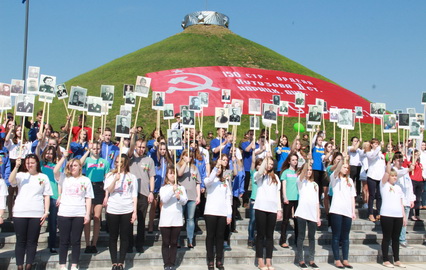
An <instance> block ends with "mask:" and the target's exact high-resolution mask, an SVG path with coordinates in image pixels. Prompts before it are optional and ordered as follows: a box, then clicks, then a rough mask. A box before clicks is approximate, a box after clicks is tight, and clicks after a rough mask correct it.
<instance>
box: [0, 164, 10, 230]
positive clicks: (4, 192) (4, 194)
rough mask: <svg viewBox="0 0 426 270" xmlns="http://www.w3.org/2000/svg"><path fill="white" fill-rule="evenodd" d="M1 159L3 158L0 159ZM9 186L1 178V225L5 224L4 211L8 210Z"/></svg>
mask: <svg viewBox="0 0 426 270" xmlns="http://www.w3.org/2000/svg"><path fill="white" fill-rule="evenodd" d="M0 158H1V157H0ZM7 194H8V192H7V185H6V182H5V181H4V179H3V178H0V224H3V222H4V221H3V215H4V210H6V197H7Z"/></svg>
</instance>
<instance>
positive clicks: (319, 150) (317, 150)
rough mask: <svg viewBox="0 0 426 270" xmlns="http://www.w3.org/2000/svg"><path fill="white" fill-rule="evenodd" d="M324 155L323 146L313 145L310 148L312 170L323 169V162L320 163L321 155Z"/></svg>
mask: <svg viewBox="0 0 426 270" xmlns="http://www.w3.org/2000/svg"><path fill="white" fill-rule="evenodd" d="M323 155H324V147H318V146H315V147H314V148H313V149H312V160H313V161H314V163H312V170H316V171H324V164H323V163H322V156H323Z"/></svg>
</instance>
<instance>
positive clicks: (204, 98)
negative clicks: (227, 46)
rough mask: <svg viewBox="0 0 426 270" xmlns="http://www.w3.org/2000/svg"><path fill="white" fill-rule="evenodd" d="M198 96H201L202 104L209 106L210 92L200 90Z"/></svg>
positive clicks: (202, 105)
mask: <svg viewBox="0 0 426 270" xmlns="http://www.w3.org/2000/svg"><path fill="white" fill-rule="evenodd" d="M198 97H199V98H200V106H201V107H208V106H209V93H205V92H199V93H198Z"/></svg>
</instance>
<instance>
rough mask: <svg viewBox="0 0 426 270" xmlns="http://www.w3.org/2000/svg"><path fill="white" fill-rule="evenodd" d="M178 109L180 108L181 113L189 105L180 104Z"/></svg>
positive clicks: (187, 108)
mask: <svg viewBox="0 0 426 270" xmlns="http://www.w3.org/2000/svg"><path fill="white" fill-rule="evenodd" d="M179 109H180V113H181V114H182V112H183V111H185V110H189V105H180V106H179Z"/></svg>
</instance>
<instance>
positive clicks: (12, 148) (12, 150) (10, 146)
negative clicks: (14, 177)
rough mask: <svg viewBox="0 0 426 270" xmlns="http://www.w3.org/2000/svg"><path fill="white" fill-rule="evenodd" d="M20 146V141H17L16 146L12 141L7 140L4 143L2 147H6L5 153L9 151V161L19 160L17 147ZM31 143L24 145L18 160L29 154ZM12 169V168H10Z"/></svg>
mask: <svg viewBox="0 0 426 270" xmlns="http://www.w3.org/2000/svg"><path fill="white" fill-rule="evenodd" d="M20 146H21V140H18V143H17V144H14V143H13V141H12V140H9V141H7V142H5V143H4V147H6V149H7V151H9V158H10V159H18V158H19V147H20ZM31 146H32V143H31V142H27V143H24V147H23V148H22V151H21V156H20V158H25V156H26V155H28V154H30V153H31ZM12 169H13V168H12Z"/></svg>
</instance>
